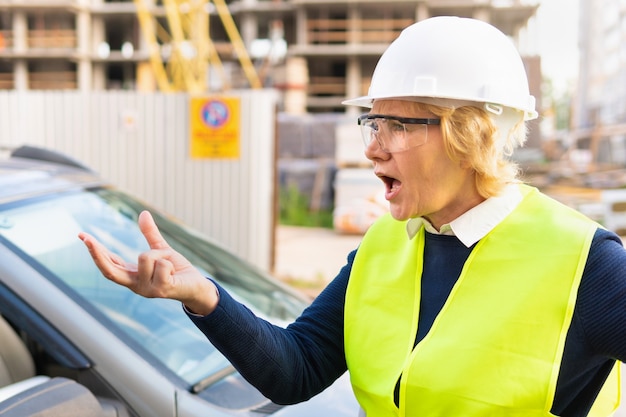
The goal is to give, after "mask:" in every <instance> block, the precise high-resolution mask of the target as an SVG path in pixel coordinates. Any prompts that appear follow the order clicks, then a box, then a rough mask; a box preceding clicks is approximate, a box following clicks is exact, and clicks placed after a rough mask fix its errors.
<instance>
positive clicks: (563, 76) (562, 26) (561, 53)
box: [536, 0, 578, 90]
mask: <svg viewBox="0 0 626 417" xmlns="http://www.w3.org/2000/svg"><path fill="white" fill-rule="evenodd" d="M536 18H537V43H538V45H537V47H538V53H539V55H540V56H541V66H542V71H543V74H544V76H545V77H546V78H549V79H551V80H552V82H553V84H554V88H555V89H558V90H563V89H567V88H568V84H569V83H574V82H575V80H576V77H577V75H578V0H540V2H539V8H538V9H537V15H536Z"/></svg>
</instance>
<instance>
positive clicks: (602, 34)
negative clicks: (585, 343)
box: [0, 0, 626, 273]
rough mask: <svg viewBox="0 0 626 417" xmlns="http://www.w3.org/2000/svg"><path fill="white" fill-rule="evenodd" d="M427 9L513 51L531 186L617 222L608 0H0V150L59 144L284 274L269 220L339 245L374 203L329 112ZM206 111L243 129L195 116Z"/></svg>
mask: <svg viewBox="0 0 626 417" xmlns="http://www.w3.org/2000/svg"><path fill="white" fill-rule="evenodd" d="M439 15H457V16H465V17H473V18H478V19H481V20H485V21H488V22H490V23H491V24H493V25H495V26H496V27H498V28H499V29H500V30H502V31H503V32H504V33H506V34H507V35H508V36H509V37H510V38H511V41H512V42H514V44H515V45H516V46H517V48H518V49H519V51H520V53H521V55H522V56H523V59H524V63H525V66H526V69H527V73H528V77H529V80H530V88H531V94H533V95H534V96H535V97H536V98H537V106H538V110H539V112H540V117H539V119H537V120H534V121H532V122H530V129H529V138H528V142H527V145H526V146H525V147H524V148H523V149H520V150H518V151H517V152H516V153H515V155H514V156H513V157H514V158H515V159H516V160H517V161H518V162H519V163H520V165H521V166H522V168H523V169H524V178H525V180H527V181H528V182H529V183H531V184H533V185H535V186H537V187H539V188H541V189H542V190H544V191H545V192H547V193H549V194H551V195H553V196H555V197H556V198H558V199H560V200H562V201H564V202H565V203H566V204H569V205H571V206H573V207H575V208H577V209H579V210H581V211H583V212H584V213H586V214H587V215H589V216H590V217H592V218H594V219H596V220H598V221H600V222H601V223H603V224H604V225H605V226H606V227H607V228H610V229H612V230H615V231H618V232H619V233H623V231H624V230H626V214H625V212H624V210H626V190H624V185H625V184H626V169H625V168H626V136H625V135H626V42H624V40H625V38H626V4H625V3H624V2H623V1H620V0H454V1H450V0H419V1H415V0H413V1H408V0H392V1H384V2H382V1H365V0H363V1H354V0H344V1H337V0H332V1H331V0H237V1H226V0H214V1H207V0H126V1H124V0H117V1H112V0H0V146H2V147H3V149H10V148H12V147H15V146H19V145H21V144H24V143H28V144H35V145H40V146H45V147H49V148H53V149H55V150H59V151H62V152H65V153H68V154H70V155H71V156H73V157H75V158H77V159H80V160H82V161H84V162H85V163H86V164H88V165H89V166H91V167H93V168H94V169H95V170H96V171H98V172H99V173H101V174H102V175H103V176H104V177H106V178H109V179H110V180H111V181H112V182H114V183H116V184H117V185H119V186H121V187H122V188H125V189H126V190H128V191H131V192H132V193H134V194H136V195H138V196H140V197H142V198H144V199H145V200H148V201H149V202H150V203H152V204H154V205H156V206H157V207H159V208H162V209H163V210H165V211H167V212H169V213H171V214H172V215H173V216H176V217H178V218H179V219H181V220H182V221H184V222H186V223H188V224H190V225H191V226H193V227H195V228H197V229H199V230H200V231H201V232H203V233H205V234H207V235H209V236H210V237H213V238H215V239H216V240H218V241H219V242H221V243H222V244H224V245H225V246H227V247H228V248H229V249H232V250H233V251H234V252H236V253H237V254H239V255H240V256H242V257H244V258H247V259H248V260H250V261H252V262H253V263H255V264H256V265H258V266H259V267H261V268H263V269H266V270H270V271H274V272H278V273H280V272H281V270H280V268H279V267H278V266H280V265H279V264H281V262H280V260H279V259H278V257H279V254H280V250H279V249H278V247H279V243H280V239H281V236H283V234H280V233H279V231H280V228H281V227H283V226H284V227H303V228H311V229H320V228H321V229H324V232H325V233H327V232H331V233H332V234H331V236H332V235H336V236H350V238H351V239H352V238H353V237H356V239H353V240H351V241H350V243H349V245H350V246H352V245H353V244H354V243H353V241H358V238H359V237H360V235H362V233H363V232H364V231H365V230H366V229H367V227H368V226H369V225H370V224H371V222H372V221H373V220H374V219H375V218H377V217H378V216H379V215H380V214H381V213H384V212H385V210H386V204H385V202H384V201H381V196H380V194H379V193H380V192H381V191H382V190H381V186H380V182H379V181H378V180H377V179H376V178H374V176H373V175H372V174H371V169H370V165H369V163H368V161H367V160H366V159H365V158H364V156H363V150H362V145H361V140H360V138H359V133H358V128H357V125H356V116H357V115H358V113H359V109H356V108H346V107H344V106H342V105H341V104H340V103H341V101H342V100H343V99H345V98H347V97H355V96H359V95H362V94H365V93H366V91H367V88H368V85H369V81H370V77H371V74H372V71H373V69H374V66H375V64H376V62H377V59H378V57H379V56H380V54H381V53H382V52H383V51H384V49H385V48H386V47H387V45H388V44H389V43H390V42H391V41H392V40H393V39H394V38H395V37H397V36H398V34H399V33H400V31H401V30H402V28H404V27H406V26H407V25H409V24H411V23H412V22H414V21H416V20H421V19H425V18H428V17H431V16H439ZM226 98H234V99H235V101H234V103H235V104H232V103H231V102H230V101H228V100H229V99H226ZM214 99H217V101H220V100H225V101H224V102H223V103H222V102H220V103H221V104H222V106H221V107H215V106H213V107H211V106H210V105H209V104H210V103H213V101H215V100H214ZM194 100H196V101H194ZM197 100H201V101H200V103H198V102H197ZM212 100H213V101H212ZM224 103H225V104H224ZM198 109H201V110H198ZM207 109H211V110H210V111H209V110H207ZM219 109H222V110H223V111H228V110H230V111H231V113H232V114H236V115H237V117H238V118H240V123H239V124H238V126H240V127H239V128H237V129H235V130H234V131H232V132H224V131H218V130H215V129H217V128H216V126H208V125H206V123H207V121H208V119H209V118H205V117H204V116H206V115H208V114H209V113H210V112H215V113H211V114H212V115H213V116H215V115H218V116H219V111H218V110H219ZM199 111H204V112H205V113H203V115H202V117H198V116H197V114H198V112H199ZM197 118H199V119H201V120H200V121H198V120H196V119H197ZM212 120H213V121H215V120H219V117H217V118H214V119H212ZM238 120H239V119H238ZM203 123H205V125H202V124H203ZM200 125H202V126H200ZM211 129H213V130H211ZM229 135H230V136H229ZM216 138H217V139H216ZM233 138H234V140H235V141H236V147H234V148H232V147H228V148H224V147H223V143H222V142H219V141H220V140H221V141H225V140H231V139H233ZM163 167H168V170H164V169H163ZM237 193H239V194H241V196H245V198H244V197H241V196H239V197H237V196H235V195H236V194H237ZM235 207H236V209H235ZM242 219H247V220H246V221H245V222H244V221H242ZM234 230H235V231H236V233H234V232H233V231H234ZM290 236H293V235H292V234H290ZM343 256H344V254H342V260H343ZM281 265H282V264H281Z"/></svg>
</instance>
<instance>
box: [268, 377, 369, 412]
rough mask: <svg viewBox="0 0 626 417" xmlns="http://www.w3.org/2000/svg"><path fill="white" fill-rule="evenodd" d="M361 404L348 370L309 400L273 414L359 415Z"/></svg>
mask: <svg viewBox="0 0 626 417" xmlns="http://www.w3.org/2000/svg"><path fill="white" fill-rule="evenodd" d="M359 409H360V407H359V404H358V403H357V401H356V398H355V397H354V393H353V392H352V387H351V385H350V376H349V374H348V373H347V372H346V373H345V374H344V375H342V376H341V377H340V378H339V379H338V380H337V381H335V383H334V384H333V385H331V386H330V387H328V388H327V389H326V390H324V391H323V392H322V393H320V394H318V395H316V396H315V397H313V398H311V399H310V400H309V401H306V402H303V403H300V404H295V405H292V406H289V407H285V408H282V409H281V410H279V411H278V412H276V413H274V414H272V416H275V417H320V416H328V417H357V416H358V415H359Z"/></svg>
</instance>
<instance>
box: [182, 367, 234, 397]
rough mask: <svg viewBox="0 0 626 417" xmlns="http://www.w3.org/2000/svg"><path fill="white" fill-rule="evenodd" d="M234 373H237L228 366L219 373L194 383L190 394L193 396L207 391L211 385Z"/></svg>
mask: <svg viewBox="0 0 626 417" xmlns="http://www.w3.org/2000/svg"><path fill="white" fill-rule="evenodd" d="M236 372H237V370H236V369H235V367H234V366H232V365H228V366H226V367H224V368H222V369H220V370H219V371H217V372H215V373H214V374H211V375H209V376H207V377H206V378H204V379H201V380H200V381H199V382H196V383H195V384H194V385H193V386H192V387H191V392H193V393H194V394H197V393H199V392H201V391H203V390H205V389H207V388H208V387H210V386H211V385H213V384H215V383H216V382H217V381H221V380H222V379H224V378H226V377H227V376H229V375H232V374H234V373H236Z"/></svg>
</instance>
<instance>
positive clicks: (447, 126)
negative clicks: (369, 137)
mask: <svg viewBox="0 0 626 417" xmlns="http://www.w3.org/2000/svg"><path fill="white" fill-rule="evenodd" d="M417 105H418V107H419V109H420V110H424V111H428V112H431V113H432V114H434V115H436V116H437V117H439V118H441V132H442V135H443V141H444V144H445V147H446V152H447V154H448V157H449V158H450V159H452V160H453V161H456V162H459V163H462V164H464V165H466V166H468V167H470V168H471V169H473V170H474V172H475V174H476V177H475V181H476V188H477V190H478V192H479V194H480V195H481V196H482V197H484V198H489V197H492V196H494V195H497V194H498V193H499V192H500V191H501V190H502V188H503V187H504V186H505V185H506V184H508V183H511V182H513V181H517V180H518V175H519V167H518V165H517V164H516V163H515V162H513V161H511V160H510V158H509V157H510V156H511V155H512V153H513V150H514V149H515V148H517V147H520V146H522V145H523V144H524V142H525V141H526V125H525V123H524V121H523V119H522V118H520V119H519V121H518V122H516V123H514V124H513V126H511V127H510V128H509V126H506V123H500V126H499V124H498V120H497V117H498V116H496V115H491V114H490V113H489V112H487V111H486V110H484V109H482V108H479V107H474V106H462V107H458V108H456V109H455V108H449V107H440V106H435V105H432V104H424V103H417ZM499 127H500V128H502V127H505V128H506V130H507V131H504V130H505V129H499ZM500 130H503V131H500Z"/></svg>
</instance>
